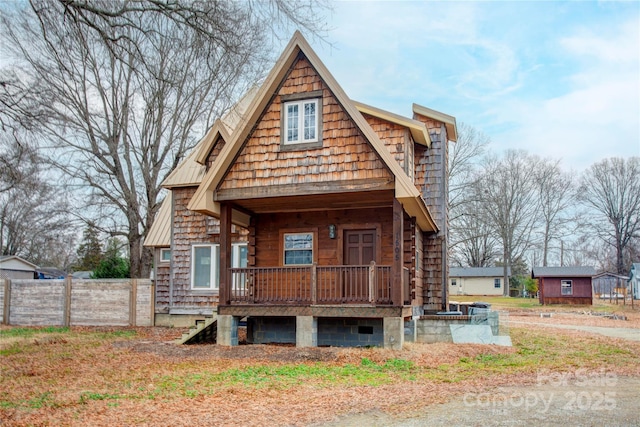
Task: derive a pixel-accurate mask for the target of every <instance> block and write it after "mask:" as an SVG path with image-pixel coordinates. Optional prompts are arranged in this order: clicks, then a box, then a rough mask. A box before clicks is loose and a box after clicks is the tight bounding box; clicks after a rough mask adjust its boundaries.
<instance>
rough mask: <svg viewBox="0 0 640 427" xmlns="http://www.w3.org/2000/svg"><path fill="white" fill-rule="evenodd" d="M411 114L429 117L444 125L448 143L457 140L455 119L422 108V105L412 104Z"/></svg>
mask: <svg viewBox="0 0 640 427" xmlns="http://www.w3.org/2000/svg"><path fill="white" fill-rule="evenodd" d="M413 112H414V113H416V114H420V115H421V116H425V117H429V118H430V119H433V120H435V121H438V122H442V123H444V126H445V128H446V129H447V137H448V138H449V140H450V141H457V140H458V127H457V125H456V118H455V117H453V116H450V115H448V114H445V113H441V112H440V111H436V110H432V109H431V108H427V107H423V106H422V105H418V104H413Z"/></svg>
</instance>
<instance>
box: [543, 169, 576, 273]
mask: <svg viewBox="0 0 640 427" xmlns="http://www.w3.org/2000/svg"><path fill="white" fill-rule="evenodd" d="M535 176H536V187H537V190H538V203H539V213H540V219H541V222H542V223H541V227H542V265H543V266H544V267H546V266H547V261H548V258H549V250H550V244H551V242H552V240H554V239H561V238H562V237H563V235H564V234H565V230H566V227H568V226H569V225H570V224H575V222H574V221H575V218H571V217H570V216H569V208H570V207H572V206H573V203H572V201H573V199H574V191H573V190H574V189H573V180H572V178H571V175H570V174H568V173H564V172H563V171H562V169H561V168H560V161H559V160H556V161H553V160H548V159H547V160H542V161H540V162H539V163H538V167H537V168H536V170H535Z"/></svg>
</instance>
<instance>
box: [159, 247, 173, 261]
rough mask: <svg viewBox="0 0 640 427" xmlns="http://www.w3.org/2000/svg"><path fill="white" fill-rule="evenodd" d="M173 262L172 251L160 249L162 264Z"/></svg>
mask: <svg viewBox="0 0 640 427" xmlns="http://www.w3.org/2000/svg"><path fill="white" fill-rule="evenodd" d="M169 261H171V249H160V262H169Z"/></svg>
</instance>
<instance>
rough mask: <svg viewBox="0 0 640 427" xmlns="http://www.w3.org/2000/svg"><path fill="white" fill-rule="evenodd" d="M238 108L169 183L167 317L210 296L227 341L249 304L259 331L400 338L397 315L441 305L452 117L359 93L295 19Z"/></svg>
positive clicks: (356, 341)
mask: <svg viewBox="0 0 640 427" xmlns="http://www.w3.org/2000/svg"><path fill="white" fill-rule="evenodd" d="M236 107H237V108H236V110H235V112H232V113H234V114H231V115H227V116H225V118H223V119H222V120H219V121H217V122H216V123H215V124H214V126H213V127H212V128H211V130H210V131H209V132H208V133H207V135H206V136H205V138H204V139H203V140H202V141H201V142H200V143H199V145H198V147H196V149H195V150H194V152H193V153H192V154H191V155H190V156H189V157H188V158H187V159H185V161H184V162H183V164H182V165H180V166H179V167H178V168H177V169H176V171H174V173H173V174H172V175H171V176H170V177H169V178H168V179H167V180H166V181H165V183H164V184H163V185H164V187H165V188H167V189H169V190H170V193H171V196H170V198H167V199H166V200H165V202H164V203H163V207H162V209H164V212H168V214H166V215H167V216H168V217H167V218H162V215H161V214H160V215H159V218H158V219H157V220H156V223H155V224H154V227H152V230H151V232H150V236H151V237H152V238H150V239H148V240H147V242H146V244H147V246H153V247H154V248H156V249H155V250H156V258H155V259H156V264H155V265H156V272H155V277H156V280H157V289H158V293H157V296H156V299H157V300H156V303H157V307H161V309H162V310H164V313H161V314H164V315H165V318H166V316H174V315H179V314H180V313H185V314H192V315H193V314H200V313H206V312H212V311H215V312H217V321H218V323H217V327H218V334H217V337H218V343H220V344H225V345H235V344H237V327H238V323H239V320H240V319H243V318H247V339H248V341H249V342H254V343H264V342H291V343H296V344H297V345H299V346H315V345H350V346H353V345H384V346H385V347H391V348H400V347H401V345H402V342H403V340H404V321H405V320H409V319H411V318H412V317H414V316H417V315H420V314H422V313H424V312H425V311H426V312H437V311H441V310H446V309H447V259H446V253H447V247H446V241H447V237H446V236H447V228H446V227H447V222H446V217H447V211H446V210H447V178H446V177H447V169H446V168H447V144H448V141H449V140H455V139H456V138H457V136H456V124H455V119H454V118H453V117H451V116H448V115H446V114H442V113H439V112H436V111H433V110H430V109H428V108H425V107H422V106H419V105H416V104H414V105H413V117H412V118H407V117H402V116H399V115H396V114H394V113H390V112H387V111H383V110H380V109H378V108H374V107H370V106H367V105H364V104H360V103H357V102H355V101H352V100H351V99H349V98H348V97H347V95H346V94H345V93H344V91H343V89H342V88H341V87H340V85H339V84H338V83H337V82H336V81H335V79H334V78H333V76H332V75H331V74H330V72H329V71H328V70H327V69H326V67H325V65H324V64H323V63H322V62H321V61H320V59H319V58H318V57H317V55H316V54H315V52H314V51H313V50H312V49H311V47H310V46H309V45H308V43H307V41H306V40H305V39H304V38H303V37H302V35H301V34H300V33H298V32H296V34H295V35H294V37H293V38H292V40H291V41H290V42H289V44H288V45H287V47H286V48H285V50H284V52H283V53H282V55H281V57H280V59H279V60H278V61H277V63H276V65H275V67H274V69H273V70H272V71H271V72H270V74H269V75H268V77H267V78H266V80H265V82H264V83H263V85H262V86H261V87H260V88H259V89H256V90H254V91H252V93H250V94H249V95H248V96H247V97H245V98H244V99H243V100H242V101H240V103H239V105H238V106H236ZM162 224H164V225H162ZM156 225H157V228H156ZM160 228H162V229H160ZM168 250H170V252H169V253H168ZM165 254H166V255H165ZM163 255H164V256H166V259H168V262H166V261H163Z"/></svg>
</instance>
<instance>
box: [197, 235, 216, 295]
mask: <svg viewBox="0 0 640 427" xmlns="http://www.w3.org/2000/svg"><path fill="white" fill-rule="evenodd" d="M219 270H220V246H219V245H214V244H197V245H193V246H192V247H191V289H199V290H209V289H218V284H219V282H220V281H219V278H220V275H219Z"/></svg>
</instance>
